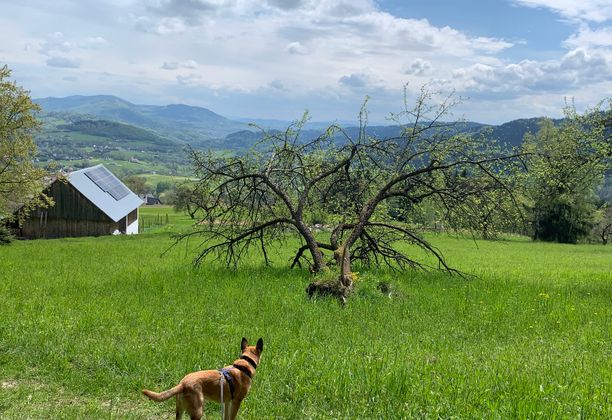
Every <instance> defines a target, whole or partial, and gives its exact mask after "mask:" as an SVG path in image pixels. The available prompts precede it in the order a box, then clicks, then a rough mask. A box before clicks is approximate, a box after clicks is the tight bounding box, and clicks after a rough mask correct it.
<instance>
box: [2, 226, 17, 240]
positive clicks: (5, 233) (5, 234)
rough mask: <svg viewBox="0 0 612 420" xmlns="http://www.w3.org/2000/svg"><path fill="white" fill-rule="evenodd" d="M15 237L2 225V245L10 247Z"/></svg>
mask: <svg viewBox="0 0 612 420" xmlns="http://www.w3.org/2000/svg"><path fill="white" fill-rule="evenodd" d="M13 239H15V237H14V236H13V235H12V234H11V231H10V230H9V229H8V228H7V227H6V226H4V225H0V245H8V244H10V243H11V242H13Z"/></svg>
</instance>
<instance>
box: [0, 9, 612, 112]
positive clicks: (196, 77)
mask: <svg viewBox="0 0 612 420" xmlns="http://www.w3.org/2000/svg"><path fill="white" fill-rule="evenodd" d="M0 10H1V11H2V12H1V13H0V65H4V64H6V65H8V66H9V68H11V69H12V71H13V73H12V77H13V78H14V79H15V80H17V82H18V83H19V84H20V85H22V86H24V87H25V88H26V89H28V90H30V91H31V94H32V96H33V97H35V98H41V97H47V96H55V97H63V96H69V95H97V94H106V95H116V96H119V97H121V98H123V99H126V100H128V101H130V102H134V103H140V104H157V105H163V104H170V103H184V104H188V105H197V106H203V107H206V108H209V109H211V110H212V111H214V112H217V113H219V114H221V115H224V116H227V117H244V118H267V119H282V120H294V119H296V118H299V117H300V116H301V115H302V113H303V112H304V111H305V110H308V111H309V112H310V115H311V118H312V119H313V120H315V121H330V120H355V119H356V117H357V115H358V113H359V109H360V107H361V105H362V103H363V101H364V99H365V98H366V97H369V98H370V99H369V101H368V105H367V108H368V111H369V119H370V121H371V122H374V121H376V122H380V121H385V117H386V116H388V115H389V113H391V112H399V111H401V110H402V107H403V106H404V92H405V93H406V98H407V101H408V103H410V102H411V101H413V100H414V98H415V95H416V94H417V93H418V92H419V90H420V89H421V87H422V86H423V85H425V84H426V85H427V86H428V89H429V90H431V91H432V92H439V93H440V97H442V96H444V95H445V94H448V93H450V92H455V95H456V96H457V97H461V98H462V103H461V104H460V105H458V106H457V107H456V108H455V109H454V112H453V115H452V116H449V118H453V119H454V118H467V119H469V120H472V121H478V122H483V123H492V124H497V123H502V122H505V121H509V120H512V119H516V118H528V117H534V116H550V117H558V116H560V115H561V112H562V108H563V106H564V104H565V100H566V98H569V99H572V100H573V101H574V103H575V104H576V107H577V108H578V110H579V111H581V110H583V109H585V108H586V107H592V106H594V105H596V104H597V102H599V101H601V100H602V99H604V98H607V97H610V96H612V1H610V0H463V1H461V0H454V1H453V0H428V1H421V0H419V1H414V0H350V1H349V0H138V1H137V0H105V1H101V0H73V1H70V0H53V1H48V0H21V1H14V0H0ZM435 98H436V97H435V95H434V99H435Z"/></svg>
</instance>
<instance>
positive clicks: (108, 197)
mask: <svg viewBox="0 0 612 420" xmlns="http://www.w3.org/2000/svg"><path fill="white" fill-rule="evenodd" d="M68 182H69V183H70V184H71V185H72V186H73V187H74V188H76V189H77V190H78V191H79V192H80V193H81V194H83V195H84V196H85V197H86V198H87V199H88V200H89V201H91V202H92V203H93V204H94V205H96V206H97V207H98V208H99V209H100V210H102V211H103V212H104V214H106V215H107V216H108V217H110V218H111V219H113V221H115V222H117V221H119V219H121V218H123V217H125V216H126V215H128V214H129V213H130V212H131V211H132V210H134V209H136V208H138V207H140V206H141V205H142V203H143V202H142V200H141V199H140V198H139V197H138V196H137V195H136V194H134V193H133V192H132V191H130V189H129V188H128V187H126V186H125V184H124V183H123V182H121V181H119V178H117V177H116V176H115V175H113V174H112V173H111V172H110V171H109V170H108V169H106V167H105V166H104V165H102V164H100V165H96V166H92V167H90V168H85V169H81V170H79V171H74V172H72V173H70V174H69V175H68Z"/></svg>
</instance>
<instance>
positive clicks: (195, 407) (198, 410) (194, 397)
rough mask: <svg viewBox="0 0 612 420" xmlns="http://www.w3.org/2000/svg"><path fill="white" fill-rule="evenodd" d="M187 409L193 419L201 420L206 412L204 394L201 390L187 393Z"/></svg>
mask: <svg viewBox="0 0 612 420" xmlns="http://www.w3.org/2000/svg"><path fill="white" fill-rule="evenodd" d="M184 401H185V409H186V410H187V412H188V413H189V417H190V418H191V420H200V419H201V418H202V415H203V414H204V395H202V394H201V393H200V392H193V393H191V395H185V400H184Z"/></svg>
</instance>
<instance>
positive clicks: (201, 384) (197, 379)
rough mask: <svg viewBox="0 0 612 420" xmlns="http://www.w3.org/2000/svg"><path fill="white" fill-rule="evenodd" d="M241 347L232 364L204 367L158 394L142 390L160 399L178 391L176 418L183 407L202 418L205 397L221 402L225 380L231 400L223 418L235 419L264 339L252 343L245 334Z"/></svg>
mask: <svg viewBox="0 0 612 420" xmlns="http://www.w3.org/2000/svg"><path fill="white" fill-rule="evenodd" d="M240 347H241V350H242V354H241V355H240V358H239V359H237V360H235V361H234V363H233V364H232V365H229V366H225V367H224V368H223V369H220V370H201V371H199V372H193V373H190V374H188V375H186V376H185V377H184V378H183V379H182V380H181V382H179V384H178V385H177V386H175V387H174V388H171V389H169V390H167V391H164V392H161V393H159V394H158V393H157V392H153V391H149V390H148V389H145V390H143V391H142V393H143V394H145V395H146V396H147V397H149V398H150V399H152V400H153V401H158V402H159V401H165V400H167V399H168V398H170V397H172V396H174V395H176V418H177V419H180V418H181V416H182V415H183V411H187V413H189V416H190V417H191V420H199V419H201V418H202V416H203V414H204V401H205V400H207V399H208V400H212V401H215V402H221V388H220V386H221V383H222V384H223V403H224V404H227V403H228V402H229V403H230V405H229V408H228V409H227V410H225V411H224V412H225V416H224V419H226V420H234V419H235V418H236V414H237V413H238V409H239V408H240V403H241V402H242V400H243V399H244V397H246V395H247V393H248V392H249V389H250V388H251V380H252V378H253V375H255V369H257V365H259V359H260V358H261V352H262V351H263V340H262V339H261V338H260V339H259V340H257V345H255V346H249V343H248V341H247V339H246V338H242V342H241V343H240ZM222 378H223V380H222ZM225 407H227V405H226V406H225Z"/></svg>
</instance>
